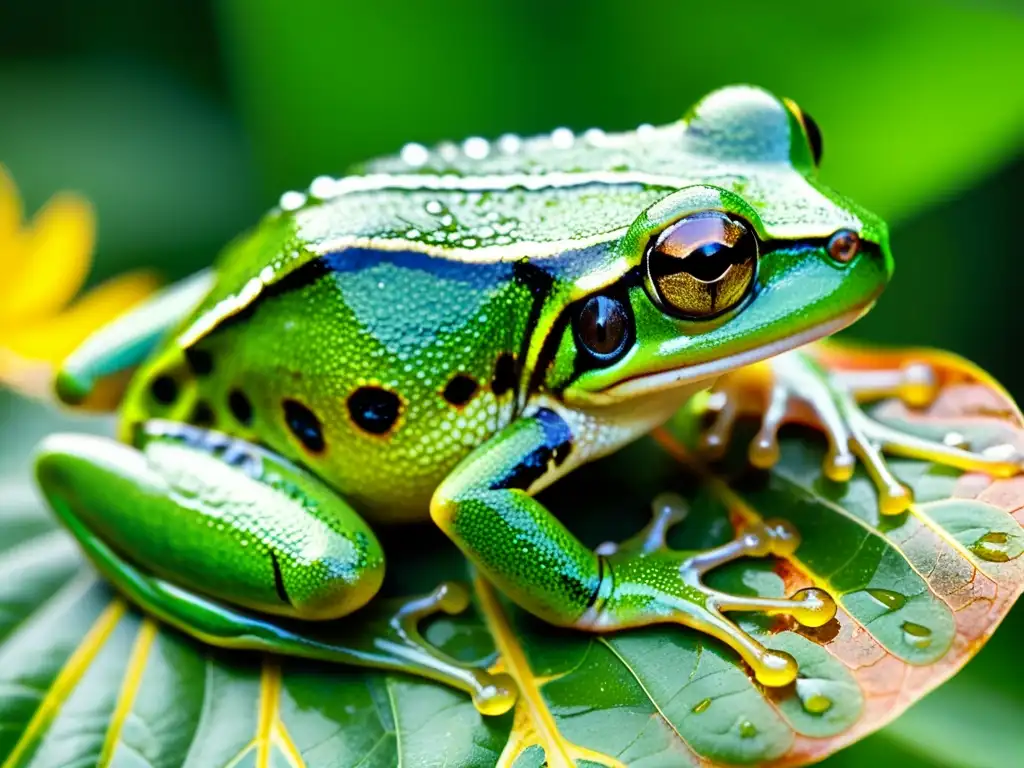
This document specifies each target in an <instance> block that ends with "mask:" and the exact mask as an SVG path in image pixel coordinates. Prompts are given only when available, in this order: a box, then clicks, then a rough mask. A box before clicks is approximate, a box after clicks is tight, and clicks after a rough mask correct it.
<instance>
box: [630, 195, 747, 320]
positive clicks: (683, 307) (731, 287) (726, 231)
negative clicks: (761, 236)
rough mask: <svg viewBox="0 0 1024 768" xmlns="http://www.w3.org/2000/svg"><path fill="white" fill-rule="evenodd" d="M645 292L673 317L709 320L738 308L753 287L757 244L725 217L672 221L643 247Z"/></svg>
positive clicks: (699, 216) (707, 215) (704, 215)
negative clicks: (644, 250) (645, 250)
mask: <svg viewBox="0 0 1024 768" xmlns="http://www.w3.org/2000/svg"><path fill="white" fill-rule="evenodd" d="M644 262H645V269H646V272H647V275H646V278H647V279H646V281H645V282H646V285H647V292H648V294H650V296H651V298H652V299H653V300H654V302H655V303H656V304H658V305H659V306H661V307H662V308H664V309H666V310H667V311H669V312H672V313H674V314H678V315H682V316H683V317H689V318H708V317H712V316H714V315H717V314H720V313H721V312H725V311H726V310H727V309H731V308H732V307H734V306H736V305H737V304H739V302H740V301H741V300H742V299H743V297H744V296H745V295H746V294H747V291H748V290H749V289H750V286H751V285H752V284H753V282H754V273H755V271H756V269H757V238H756V237H754V234H753V232H751V231H750V229H749V228H748V227H747V226H746V225H744V224H743V223H741V222H739V221H737V220H736V219H732V218H730V217H728V216H726V215H725V214H724V213H718V212H708V213H699V214H696V215H694V216H689V217H687V218H685V219H682V220H680V221H677V222H676V223H675V224H673V225H672V226H670V227H668V228H667V229H665V230H664V231H663V232H662V233H661V234H660V235H658V236H657V237H656V238H655V239H654V240H653V241H652V242H651V244H650V246H648V249H647V253H646V255H645V258H644Z"/></svg>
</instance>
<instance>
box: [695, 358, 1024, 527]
mask: <svg viewBox="0 0 1024 768" xmlns="http://www.w3.org/2000/svg"><path fill="white" fill-rule="evenodd" d="M938 382H939V377H938V374H937V372H936V371H935V370H934V369H933V368H932V367H931V366H929V365H927V364H925V363H921V362H911V363H909V364H906V365H903V366H902V367H899V368H894V369H888V370H855V371H830V370H828V369H827V368H826V367H825V366H823V365H822V364H820V363H818V362H817V361H816V360H815V359H814V358H813V357H812V356H811V355H810V354H808V353H807V352H804V351H795V352H789V353H787V354H784V355H780V356H778V357H776V358H772V359H771V360H768V361H765V362H763V363H758V364H757V365H753V366H749V367H748V368H744V369H741V370H739V371H736V372H734V373H731V374H729V375H728V376H726V377H724V378H723V379H720V380H719V382H718V384H717V385H716V387H715V389H714V391H713V392H712V394H711V399H710V408H711V410H712V411H713V412H714V413H715V418H714V421H713V422H712V424H711V426H710V428H709V429H708V431H707V432H706V433H705V434H704V437H703V440H702V447H703V448H704V450H705V451H706V452H707V453H709V454H710V455H711V456H713V457H714V456H716V455H719V454H721V453H722V452H723V451H724V449H725V447H726V445H727V444H728V442H729V439H730V436H731V433H732V430H733V426H734V424H735V422H736V421H737V419H738V418H739V417H741V416H743V415H747V414H753V415H758V416H760V417H761V428H760V430H759V431H758V433H757V435H756V436H755V437H754V440H753V442H752V443H751V444H750V450H749V454H750V461H751V463H752V464H754V465H755V466H757V467H759V468H762V469H767V468H769V467H772V466H774V464H775V463H776V462H777V461H778V460H779V442H778V433H779V429H780V428H781V427H782V426H783V425H784V424H788V423H801V424H806V425H809V426H812V427H816V428H818V429H820V430H822V431H823V432H824V433H825V436H826V438H827V440H828V446H829V447H828V453H827V454H826V456H825V460H824V465H823V471H824V474H825V476H826V477H828V478H829V479H831V480H835V481H837V482H845V481H847V480H849V479H850V477H851V476H852V475H853V469H854V464H855V462H856V460H857V459H860V461H861V462H862V463H863V464H864V467H865V469H866V470H867V472H868V474H869V475H870V476H871V478H872V480H873V481H874V483H875V485H876V487H877V488H878V493H879V509H880V510H881V512H882V513H883V514H889V515H895V514H899V513H901V512H903V511H904V510H906V509H907V507H909V506H910V504H911V503H912V501H913V498H912V496H911V493H910V491H909V490H908V489H907V488H906V487H904V486H903V485H902V484H901V483H900V482H899V481H898V480H897V479H896V477H895V476H894V475H893V474H892V472H891V471H890V470H889V468H888V467H887V466H886V463H885V459H884V458H883V455H884V454H890V455H893V456H904V457H908V458H915V459H923V460H926V461H933V462H936V463H938V464H943V465H946V466H950V467H956V468H958V469H963V470H965V471H972V472H985V473H987V474H990V475H993V476H996V477H1010V476H1012V475H1015V474H1017V473H1019V472H1021V471H1024V456H1021V455H1020V454H1017V453H1016V452H1013V453H1012V455H1002V454H999V453H998V452H996V453H993V452H981V453H978V452H974V451H971V450H968V449H967V448H965V447H963V446H961V445H950V444H946V443H941V442H935V441H933V440H928V439H925V438H922V437H919V436H917V435H913V434H909V433H907V432H904V431H901V430H899V429H895V428H893V427H891V426H888V425H886V424H883V423H882V422H880V421H877V420H875V419H873V418H872V417H870V416H869V415H868V414H866V413H865V412H864V410H863V408H862V407H861V403H862V402H867V401H871V400H877V399H880V398H883V397H899V398H900V399H902V400H903V401H904V402H905V403H907V404H908V405H910V406H912V407H915V406H916V407H919V406H923V405H927V404H928V403H929V402H931V400H932V399H933V398H934V397H935V395H936V393H937V391H938Z"/></svg>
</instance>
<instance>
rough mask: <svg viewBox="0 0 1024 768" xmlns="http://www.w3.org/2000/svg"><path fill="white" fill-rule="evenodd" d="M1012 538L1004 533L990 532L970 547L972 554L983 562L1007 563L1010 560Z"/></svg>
mask: <svg viewBox="0 0 1024 768" xmlns="http://www.w3.org/2000/svg"><path fill="white" fill-rule="evenodd" d="M1009 543H1010V537H1009V536H1007V535H1006V534H1005V533H1003V532H1002V531H989V532H988V533H986V534H985V535H984V536H980V537H979V538H978V540H977V541H975V542H974V543H973V544H971V546H970V550H971V552H973V553H974V554H976V555H977V556H978V557H980V558H981V559H982V560H989V561H991V562H994V563H1005V562H1006V561H1007V560H1009V559H1010V547H1009Z"/></svg>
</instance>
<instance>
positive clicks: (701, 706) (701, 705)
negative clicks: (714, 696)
mask: <svg viewBox="0 0 1024 768" xmlns="http://www.w3.org/2000/svg"><path fill="white" fill-rule="evenodd" d="M710 706H711V699H701V700H700V701H698V702H697V703H696V704H694V705H693V710H692V711H693V714H695V715H699V714H700V713H701V712H707V710H708V707H710Z"/></svg>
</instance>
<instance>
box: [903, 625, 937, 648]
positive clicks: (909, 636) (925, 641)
mask: <svg viewBox="0 0 1024 768" xmlns="http://www.w3.org/2000/svg"><path fill="white" fill-rule="evenodd" d="M903 639H904V640H906V641H907V643H908V644H909V645H912V646H914V647H915V648H919V649H924V648H927V647H928V646H930V645H931V644H932V631H931V630H930V629H928V627H922V626H921V625H920V624H915V623H914V622H912V621H904V622H903Z"/></svg>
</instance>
